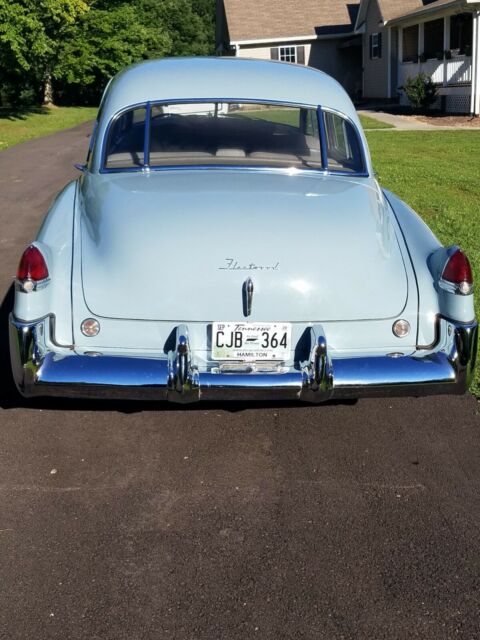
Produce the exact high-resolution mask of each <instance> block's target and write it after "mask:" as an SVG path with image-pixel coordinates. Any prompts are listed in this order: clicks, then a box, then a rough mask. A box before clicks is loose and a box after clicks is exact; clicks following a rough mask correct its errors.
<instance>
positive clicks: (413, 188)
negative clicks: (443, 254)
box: [367, 131, 480, 396]
mask: <svg viewBox="0 0 480 640" xmlns="http://www.w3.org/2000/svg"><path fill="white" fill-rule="evenodd" d="M367 138H368V142H369V145H370V151H371V154H372V159H373V165H374V168H375V170H376V171H377V172H378V179H379V181H380V183H381V184H382V186H384V187H386V188H387V189H391V190H392V191H394V192H395V193H396V194H397V195H399V196H400V197H401V198H402V199H403V200H405V201H406V202H407V203H408V204H409V205H410V206H411V207H413V209H415V210H416V211H417V212H418V213H419V214H420V215H421V216H422V218H423V219H424V220H425V222H426V223H427V224H428V225H429V227H430V228H431V229H432V231H433V232H434V233H435V234H436V236H437V237H438V239H439V240H440V241H441V242H442V243H443V244H445V245H449V244H458V245H459V246H460V247H461V248H462V249H463V250H464V251H465V252H466V253H467V255H468V257H469V259H470V262H471V264H472V269H473V273H474V277H475V278H476V282H480V199H479V197H478V179H479V176H480V160H479V156H480V131H478V132H477V131H433V132H430V131H395V132H379V133H376V132H374V131H372V132H370V133H367ZM476 312H477V317H478V316H480V297H479V295H478V293H477V294H476ZM472 391H473V392H474V393H475V394H476V395H477V396H478V395H480V367H479V366H478V365H477V370H476V378H475V382H474V384H473V387H472Z"/></svg>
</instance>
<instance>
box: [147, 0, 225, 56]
mask: <svg viewBox="0 0 480 640" xmlns="http://www.w3.org/2000/svg"><path fill="white" fill-rule="evenodd" d="M135 6H136V8H138V13H139V15H140V19H141V20H142V22H143V24H146V25H150V30H151V35H152V41H153V43H155V42H156V41H157V40H158V37H159V35H160V34H161V33H165V32H166V33H168V35H169V38H170V47H169V48H168V50H167V51H166V52H164V55H168V56H200V55H203V56H205V55H211V54H213V53H214V50H215V0H136V1H135ZM149 57H159V51H158V49H157V47H156V46H155V45H154V46H152V47H151V48H150V50H149Z"/></svg>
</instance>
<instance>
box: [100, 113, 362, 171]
mask: <svg viewBox="0 0 480 640" xmlns="http://www.w3.org/2000/svg"><path fill="white" fill-rule="evenodd" d="M148 113H149V114H150V117H149V121H148V123H147V122H146V119H147V118H148V115H147V114H148ZM323 117H324V118H325V131H326V135H327V139H328V160H329V163H331V164H332V169H334V170H335V169H342V170H344V171H345V170H346V171H355V170H358V166H360V165H361V153H360V146H359V143H358V140H356V137H357V134H356V132H355V130H354V128H353V127H352V126H351V125H350V124H349V123H348V122H346V121H343V119H342V118H339V117H338V116H336V115H335V114H331V113H324V115H323ZM335 118H338V120H339V122H337V121H336V120H335ZM344 124H345V126H344ZM348 127H350V129H349V128H348ZM107 135H108V137H107V145H106V155H105V168H107V169H113V170H121V169H135V168H141V167H143V166H145V165H148V166H150V167H152V168H155V167H165V166H178V165H241V166H268V167H296V168H301V169H317V170H318V169H322V168H323V166H324V163H323V162H322V153H321V148H322V145H321V143H320V131H319V122H318V111H317V109H314V108H308V107H292V106H287V105H285V106H283V105H269V104H259V103H254V104H251V103H249V104H244V103H233V102H226V103H225V102H224V103H219V102H206V103H203V104H199V103H189V104H186V103H178V104H154V105H152V106H151V108H150V109H147V108H146V107H143V106H142V107H140V108H135V109H132V110H130V111H127V112H124V113H123V114H121V115H120V116H118V117H117V118H116V119H115V120H114V121H113V122H112V124H111V126H110V128H109V132H108V134H107ZM342 135H343V138H342ZM145 154H146V157H145Z"/></svg>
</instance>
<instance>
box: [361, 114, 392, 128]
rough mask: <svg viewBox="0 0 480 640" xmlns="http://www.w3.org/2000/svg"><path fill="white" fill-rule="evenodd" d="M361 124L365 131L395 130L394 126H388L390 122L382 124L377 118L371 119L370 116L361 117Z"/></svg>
mask: <svg viewBox="0 0 480 640" xmlns="http://www.w3.org/2000/svg"><path fill="white" fill-rule="evenodd" d="M358 117H359V118H360V122H361V123H362V127H363V128H364V129H365V130H368V129H394V126H393V125H392V124H388V122H381V121H380V120H377V119H376V118H371V117H370V116H364V115H359V116H358Z"/></svg>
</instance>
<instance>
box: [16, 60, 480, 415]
mask: <svg viewBox="0 0 480 640" xmlns="http://www.w3.org/2000/svg"><path fill="white" fill-rule="evenodd" d="M385 144H387V141H386V142H385ZM80 168H81V170H82V173H81V174H80V176H79V179H78V180H76V181H73V182H71V183H70V184H68V185H67V186H66V187H65V188H64V190H63V191H62V192H61V193H60V194H59V195H58V196H57V198H56V200H55V201H54V203H53V205H52V207H51V209H50V211H49V212H48V214H47V216H46V218H45V220H44V222H43V224H42V226H41V229H40V231H39V232H38V235H37V237H36V239H35V240H34V241H33V242H32V244H31V245H30V246H28V247H27V248H26V250H25V252H24V254H23V256H22V258H21V260H20V265H19V267H18V273H17V276H16V281H15V289H16V291H15V303H14V309H13V313H12V315H11V317H10V346H11V360H12V368H13V373H14V378H15V382H16V385H17V387H18V389H19V390H20V392H21V393H22V394H24V395H25V396H28V397H30V396H67V397H90V398H91V397H94V398H127V399H154V400H162V399H163V400H169V401H174V402H192V401H196V400H205V399H211V400H230V399H232V400H243V401H250V400H255V399H273V400H277V399H292V400H304V401H307V402H312V403H318V402H322V401H326V400H329V399H332V398H333V399H336V398H358V397H360V396H384V395H412V396H419V395H423V394H435V393H463V392H465V390H466V389H467V387H468V384H469V381H470V379H471V376H472V373H473V368H474V364H475V354H476V348H477V323H476V321H475V316H474V307H473V282H472V272H471V268H470V265H469V262H468V259H467V257H466V256H465V255H464V253H463V252H462V251H461V250H460V248H458V247H457V246H449V247H444V246H442V245H441V244H440V242H439V241H438V240H437V239H436V237H435V236H434V235H433V233H432V232H431V231H430V230H429V229H428V227H427V226H426V225H425V224H424V223H423V222H422V220H421V219H420V218H419V216H418V215H417V214H416V213H414V211H412V209H410V208H409V207H408V205H407V204H405V203H404V202H402V201H401V200H400V199H399V198H398V197H396V196H395V195H394V194H393V193H390V192H389V191H386V190H385V189H382V188H381V187H380V186H379V184H378V182H377V180H376V178H375V174H374V171H373V169H372V164H371V160H370V155H369V151H368V146H367V142H366V139H365V136H364V133H363V131H362V127H361V124H360V122H359V119H358V117H357V114H356V112H355V109H354V107H353V105H352V102H351V101H350V99H349V97H348V95H347V94H346V92H345V91H344V90H343V88H342V87H341V86H340V85H339V84H338V83H337V82H336V81H335V80H334V79H332V78H331V77H329V76H328V75H326V74H324V73H322V72H320V71H317V70H314V69H311V68H308V67H303V66H297V65H292V64H285V63H280V62H267V61H255V60H242V59H235V58H216V59H215V58H212V59H203V58H196V59H165V60H156V61H148V62H144V63H141V64H138V65H134V66H132V67H130V68H128V69H126V70H125V71H123V72H121V73H120V74H119V75H117V76H116V77H115V78H114V79H113V80H112V81H111V82H110V84H109V86H108V87H107V89H106V91H105V94H104V96H103V99H102V102H101V105H100V109H99V113H98V119H97V122H96V125H95V128H94V133H93V136H92V139H91V145H90V150H89V153H88V158H87V163H86V164H85V165H81V167H80Z"/></svg>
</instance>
